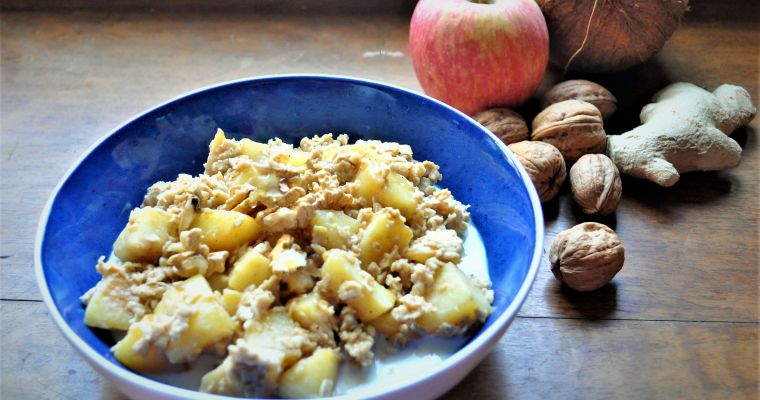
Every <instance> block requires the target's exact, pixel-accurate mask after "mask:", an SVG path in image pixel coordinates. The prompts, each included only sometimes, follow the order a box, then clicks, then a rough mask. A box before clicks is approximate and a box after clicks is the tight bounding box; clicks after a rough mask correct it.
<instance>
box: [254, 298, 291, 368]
mask: <svg viewBox="0 0 760 400" xmlns="http://www.w3.org/2000/svg"><path fill="white" fill-rule="evenodd" d="M299 329H301V327H300V326H299V325H298V323H296V322H295V321H293V319H291V318H290V315H289V314H288V310H287V308H285V307H283V306H278V307H274V308H272V309H271V310H269V312H267V313H266V314H264V315H262V316H260V317H259V318H258V319H254V320H250V321H249V324H248V326H247V327H246V330H245V333H244V335H243V338H244V339H245V341H246V342H247V344H248V346H249V347H250V348H251V349H257V350H259V351H263V352H265V353H266V354H268V355H270V356H271V357H270V358H269V359H268V360H267V361H270V362H274V363H275V364H274V366H275V367H276V368H278V369H279V370H280V371H283V370H285V369H286V368H288V367H290V366H291V365H293V364H294V363H295V362H296V361H298V360H299V359H300V358H301V354H300V352H294V351H285V347H286V346H285V343H287V342H289V341H291V340H293V338H294V337H295V336H298V335H299V334H300V333H299ZM301 332H302V331H301Z"/></svg>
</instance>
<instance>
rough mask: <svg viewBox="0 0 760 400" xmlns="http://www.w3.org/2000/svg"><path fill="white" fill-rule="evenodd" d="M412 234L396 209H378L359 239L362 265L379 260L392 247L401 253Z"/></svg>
mask: <svg viewBox="0 0 760 400" xmlns="http://www.w3.org/2000/svg"><path fill="white" fill-rule="evenodd" d="M412 236H413V233H412V230H411V229H410V228H409V227H408V226H406V225H405V224H404V220H403V217H402V216H401V214H399V212H398V211H396V210H393V209H389V208H384V209H382V210H380V211H379V212H377V213H375V215H373V216H372V219H371V220H370V221H369V224H367V227H366V228H365V229H364V231H363V232H362V235H361V239H360V241H359V250H360V255H359V258H360V259H361V261H362V265H364V266H366V265H368V264H369V263H371V262H373V261H374V262H378V261H380V260H381V259H382V258H383V256H384V255H385V254H386V253H389V252H390V251H391V250H393V248H394V247H398V250H399V252H400V253H403V251H404V250H406V248H407V246H409V242H410V241H411V240H412Z"/></svg>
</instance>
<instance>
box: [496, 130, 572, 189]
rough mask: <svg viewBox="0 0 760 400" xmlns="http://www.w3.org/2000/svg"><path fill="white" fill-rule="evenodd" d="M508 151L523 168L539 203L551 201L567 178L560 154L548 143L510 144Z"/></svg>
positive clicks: (526, 142) (524, 142)
mask: <svg viewBox="0 0 760 400" xmlns="http://www.w3.org/2000/svg"><path fill="white" fill-rule="evenodd" d="M509 149H510V150H512V153H514V155H515V156H517V160H518V161H520V164H522V165H523V167H525V170H526V171H527V172H528V175H529V176H530V180H531V181H533V186H535V187H536V191H537V192H538V197H539V198H540V199H541V202H542V203H545V202H547V201H549V200H551V199H553V198H554V196H556V195H557V192H559V188H560V187H561V186H562V183H564V182H565V178H566V177H567V170H566V169H565V160H564V159H563V158H562V153H560V152H559V150H557V148H556V147H554V146H552V145H550V144H549V143H544V142H531V141H527V140H525V141H522V142H517V143H512V144H510V145H509Z"/></svg>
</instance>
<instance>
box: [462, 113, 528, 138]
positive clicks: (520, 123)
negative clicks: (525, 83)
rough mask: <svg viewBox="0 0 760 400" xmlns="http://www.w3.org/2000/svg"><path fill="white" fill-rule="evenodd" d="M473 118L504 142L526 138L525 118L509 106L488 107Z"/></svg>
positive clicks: (526, 125) (526, 126)
mask: <svg viewBox="0 0 760 400" xmlns="http://www.w3.org/2000/svg"><path fill="white" fill-rule="evenodd" d="M473 118H475V121H478V122H479V123H480V124H481V125H483V126H485V127H486V129H488V130H489V131H491V132H493V134H494V135H496V136H497V137H498V138H499V139H501V141H502V142H504V143H506V144H510V143H516V142H519V141H522V140H527V139H528V124H526V123H525V119H523V117H522V116H521V115H520V114H518V113H516V112H514V111H512V110H510V109H509V108H504V107H497V108H490V109H488V110H484V111H481V112H479V113H477V114H475V116H474V117H473Z"/></svg>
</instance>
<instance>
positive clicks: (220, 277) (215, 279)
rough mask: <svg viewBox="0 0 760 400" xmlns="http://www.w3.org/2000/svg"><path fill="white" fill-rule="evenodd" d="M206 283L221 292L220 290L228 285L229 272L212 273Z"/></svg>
mask: <svg viewBox="0 0 760 400" xmlns="http://www.w3.org/2000/svg"><path fill="white" fill-rule="evenodd" d="M208 284H209V286H211V289H212V290H214V291H215V292H221V291H222V290H224V289H226V288H228V287H230V275H229V274H214V275H211V276H210V277H208Z"/></svg>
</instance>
